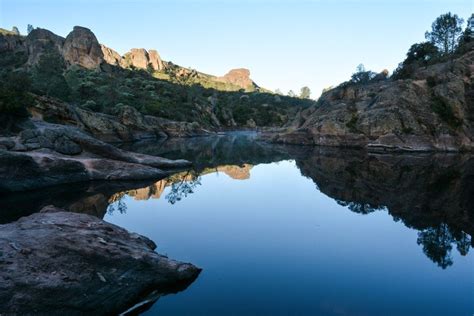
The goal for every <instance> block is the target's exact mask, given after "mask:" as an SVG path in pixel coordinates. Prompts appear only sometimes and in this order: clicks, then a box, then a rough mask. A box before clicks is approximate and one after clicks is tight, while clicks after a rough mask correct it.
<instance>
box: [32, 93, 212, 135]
mask: <svg viewBox="0 0 474 316" xmlns="http://www.w3.org/2000/svg"><path fill="white" fill-rule="evenodd" d="M28 110H29V112H30V113H31V115H32V117H33V118H35V119H37V120H45V121H48V122H56V123H60V124H65V125H72V126H76V127H79V128H81V129H82V130H84V131H86V132H88V133H90V134H92V135H93V136H94V137H96V138H99V139H101V140H103V141H107V142H119V141H136V140H143V139H147V138H166V137H188V136H196V135H206V134H209V133H210V132H209V131H207V130H204V129H202V128H201V127H199V125H196V124H192V123H187V122H176V121H171V120H167V119H164V118H160V117H156V116H149V115H143V114H141V113H140V112H138V111H137V110H136V109H135V108H133V107H131V106H123V107H121V108H120V109H118V110H117V113H116V115H108V114H104V113H97V112H92V111H88V110H85V109H82V108H80V107H77V106H73V105H70V104H67V103H63V102H60V101H58V100H55V99H51V98H48V97H37V98H36V102H35V103H34V104H33V105H32V106H31V107H30V108H29V109H28Z"/></svg>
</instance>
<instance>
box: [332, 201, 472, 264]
mask: <svg viewBox="0 0 474 316" xmlns="http://www.w3.org/2000/svg"><path fill="white" fill-rule="evenodd" d="M336 202H337V203H338V204H339V205H341V206H344V207H347V208H348V209H349V210H351V211H352V212H354V213H358V214H370V213H372V212H375V211H379V210H384V209H386V207H384V206H380V205H371V204H369V203H358V202H348V201H343V200H336ZM393 219H394V221H396V222H397V221H399V220H400V219H399V218H397V217H394V218H393ZM417 243H418V245H422V246H423V252H424V253H425V255H426V256H427V257H428V258H430V259H431V260H432V261H433V262H435V263H437V264H438V266H439V267H441V268H443V269H446V268H447V267H449V266H451V265H452V264H453V259H452V257H451V251H452V249H453V246H454V245H456V249H457V250H458V251H459V253H460V254H461V255H462V256H465V255H467V254H468V252H469V248H470V247H471V237H470V236H469V235H468V234H466V233H465V232H463V231H461V232H453V231H452V230H451V229H450V227H449V226H448V225H447V224H445V223H442V224H440V225H439V226H437V227H430V228H426V229H424V230H421V231H419V232H418V240H417Z"/></svg>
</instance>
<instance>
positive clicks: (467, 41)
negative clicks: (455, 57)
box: [457, 14, 474, 54]
mask: <svg viewBox="0 0 474 316" xmlns="http://www.w3.org/2000/svg"><path fill="white" fill-rule="evenodd" d="M473 43H474V14H472V15H471V16H470V17H469V19H467V27H466V29H465V30H464V33H463V34H462V35H461V37H460V38H459V46H458V49H457V52H458V53H461V54H463V53H465V52H467V51H469V49H470V47H471V46H472V44H473Z"/></svg>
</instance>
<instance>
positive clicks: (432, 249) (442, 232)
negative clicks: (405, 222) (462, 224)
mask: <svg viewBox="0 0 474 316" xmlns="http://www.w3.org/2000/svg"><path fill="white" fill-rule="evenodd" d="M417 243H418V245H423V252H424V253H425V254H426V256H427V257H428V258H430V259H431V260H432V261H433V262H435V263H437V264H438V266H440V267H441V268H443V269H446V268H447V267H449V266H450V265H452V264H453V259H452V258H451V250H452V249H453V244H456V246H457V249H458V251H459V253H460V254H461V255H463V256H465V255H467V253H468V252H469V248H470V244H471V237H470V236H469V235H468V234H466V233H464V232H461V233H459V234H455V233H452V232H451V230H450V229H449V226H448V225H446V224H444V223H443V224H441V225H439V226H438V227H430V228H427V229H425V230H423V231H420V232H419V233H418V240H417Z"/></svg>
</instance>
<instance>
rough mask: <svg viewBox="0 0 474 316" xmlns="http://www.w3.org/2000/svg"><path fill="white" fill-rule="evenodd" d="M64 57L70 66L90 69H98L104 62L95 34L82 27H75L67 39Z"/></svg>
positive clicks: (63, 49) (64, 46)
mask: <svg viewBox="0 0 474 316" xmlns="http://www.w3.org/2000/svg"><path fill="white" fill-rule="evenodd" d="M62 55H63V57H64V59H65V60H66V61H67V62H68V63H69V64H71V65H79V66H82V67H84V68H88V69H94V68H97V67H98V66H99V65H100V64H101V63H102V62H103V61H104V54H103V53H102V49H101V47H100V45H99V41H97V38H96V37H95V35H94V33H92V32H91V30H89V29H87V28H85V27H80V26H75V27H74V30H73V31H72V32H71V33H69V35H68V36H67V37H66V40H65V41H64V45H63V48H62Z"/></svg>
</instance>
